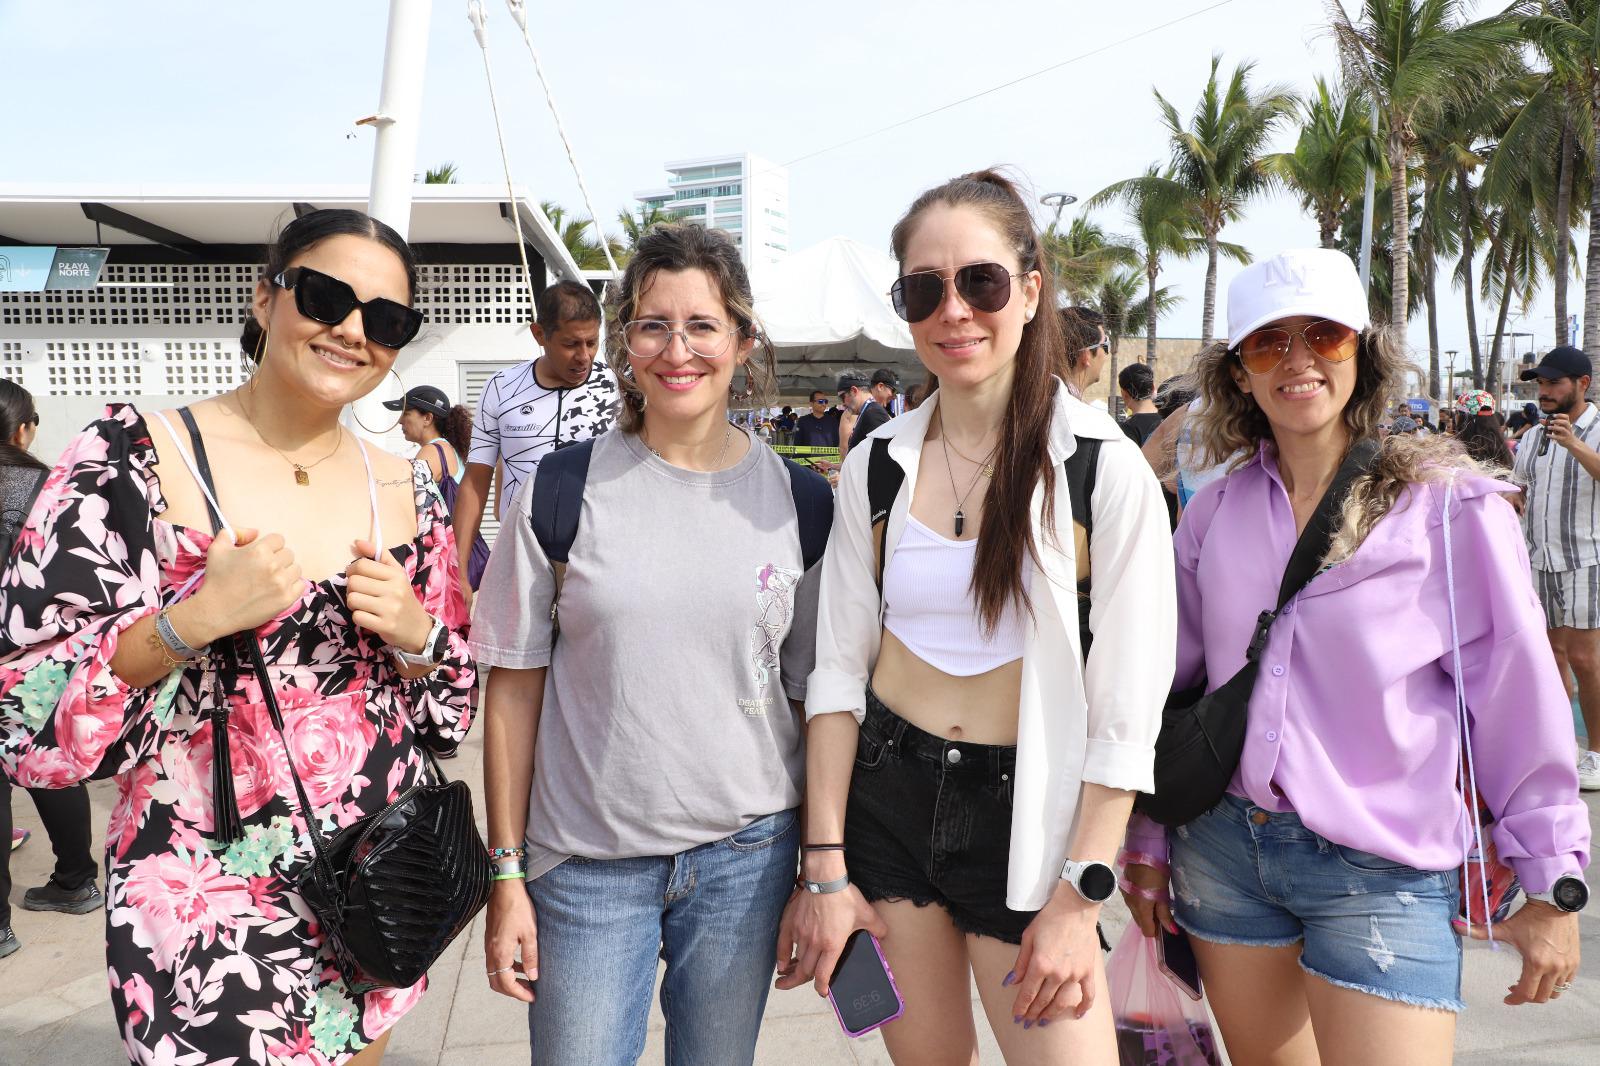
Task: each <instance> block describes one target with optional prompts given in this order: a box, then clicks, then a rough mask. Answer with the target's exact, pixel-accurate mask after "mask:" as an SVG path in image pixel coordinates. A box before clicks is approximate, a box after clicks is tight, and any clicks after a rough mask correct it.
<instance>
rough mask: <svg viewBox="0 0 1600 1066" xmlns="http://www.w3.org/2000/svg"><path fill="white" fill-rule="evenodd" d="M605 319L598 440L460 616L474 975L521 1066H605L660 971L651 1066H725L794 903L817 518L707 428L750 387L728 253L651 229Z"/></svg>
mask: <svg viewBox="0 0 1600 1066" xmlns="http://www.w3.org/2000/svg"><path fill="white" fill-rule="evenodd" d="M608 317H609V320H610V327H609V329H608V330H607V333H608V335H609V336H610V338H611V344H612V346H613V347H612V353H611V356H612V358H611V360H610V365H612V366H614V367H619V368H621V373H619V374H618V379H619V381H620V383H621V386H622V390H623V394H624V397H625V401H626V402H625V403H624V405H623V408H622V411H621V412H620V414H619V418H618V422H617V430H615V431H613V432H611V433H607V434H604V435H602V436H600V437H598V438H595V439H594V440H593V441H584V442H582V443H580V444H577V445H574V446H573V447H571V448H568V449H564V450H562V451H559V452H556V453H554V454H553V455H550V456H547V457H546V458H545V459H544V460H543V461H542V462H541V463H540V466H539V471H538V474H537V475H536V477H534V478H532V479H530V480H529V481H528V482H527V483H526V484H525V485H524V487H523V489H522V491H521V492H520V493H519V495H518V498H517V500H516V501H515V503H514V504H513V509H514V511H515V513H517V514H518V515H519V516H520V517H519V518H518V520H517V521H516V522H515V523H508V524H507V525H506V527H505V529H504V531H503V532H502V533H501V539H500V543H499V544H498V545H497V546H496V548H495V551H494V554H493V555H492V556H491V557H490V559H489V567H488V570H487V571H486V572H485V573H484V581H483V587H482V590H481V591H480V592H479V593H478V598H477V603H476V606H475V612H474V615H473V631H472V641H473V649H474V651H475V652H476V654H477V656H478V661H479V662H480V663H482V664H483V665H484V666H485V667H487V668H488V671H489V672H488V678H487V681H486V684H485V690H484V692H485V694H484V713H485V716H486V726H485V728H486V734H485V742H484V781H485V788H486V791H487V806H488V812H489V837H490V839H489V844H490V846H491V847H492V848H495V849H498V850H502V851H503V852H504V854H505V856H506V857H505V858H504V860H502V861H501V862H500V863H499V874H498V878H499V879H497V881H496V883H495V888H494V894H493V896H492V897H491V899H490V901H489V916H488V921H487V923H486V927H485V931H484V940H485V945H484V946H485V958H486V962H487V966H486V971H487V975H488V982H489V984H490V986H491V987H492V988H494V990H495V991H496V992H499V993H501V994H502V995H506V996H510V997H512V998H514V999H518V1000H521V1001H523V1002H525V1003H529V1004H530V1006H529V1015H528V1019H529V1032H530V1036H531V1040H532V1045H533V1047H532V1061H533V1062H534V1063H535V1064H536V1066H544V1064H550V1066H586V1064H593V1066H616V1064H621V1063H632V1062H635V1061H637V1060H638V1058H639V1056H640V1055H641V1054H642V1053H643V1051H644V1044H645V1030H646V1027H647V1024H648V1022H649V1015H650V998H651V996H650V994H651V989H652V987H653V986H654V984H655V978H656V969H657V966H658V965H659V964H660V963H661V962H662V961H663V960H664V961H665V963H666V973H665V976H664V978H663V981H662V986H661V1007H662V1011H663V1013H664V1014H665V1016H666V1025H667V1029H666V1046H667V1053H666V1054H667V1061H668V1062H669V1063H674V1064H676V1063H688V1064H699V1063H717V1064H724V1063H726V1064H729V1066H733V1064H737V1063H749V1062H751V1061H752V1059H753V1057H754V1054H755V1045H756V1035H757V1031H758V1029H759V1027H760V1024H761V1017H762V1013H763V1011H764V1010H765V1007H766V998H767V988H768V985H767V979H768V975H770V973H771V972H772V960H773V944H774V942H775V941H776V938H777V931H778V920H779V917H780V915H781V913H782V910H783V906H784V903H785V901H786V900H788V898H789V895H790V893H791V891H793V888H794V875H795V857H796V851H797V844H798V837H799V819H798V817H797V814H796V810H795V808H796V807H798V806H799V803H800V781H801V774H802V772H803V770H804V756H803V753H802V748H801V744H802V737H803V728H802V719H801V715H800V712H799V711H798V701H799V700H801V699H802V698H804V695H805V688H804V686H805V678H806V675H807V674H808V673H809V671H810V669H811V661H812V638H813V633H814V630H815V611H816V589H817V583H816V569H817V567H816V566H813V567H811V569H810V572H807V567H806V565H805V555H804V547H805V544H806V542H807V539H808V538H807V537H806V536H805V535H804V531H803V530H802V529H801V527H800V522H799V514H798V512H797V505H798V504H799V502H800V500H801V495H800V489H799V488H797V484H798V485H803V486H806V487H809V498H810V500H811V501H812V504H813V506H812V507H811V508H810V509H809V510H808V514H809V516H810V518H811V525H810V528H812V529H815V530H816V531H817V534H818V535H817V537H816V538H815V539H814V540H815V543H820V541H821V536H822V534H824V533H825V531H826V529H827V525H828V521H829V519H830V518H831V504H832V497H831V495H830V493H829V492H828V489H827V487H826V485H824V484H823V483H822V478H821V477H820V476H819V475H817V474H816V473H814V472H811V471H807V470H803V469H799V468H797V467H795V466H794V465H792V464H786V463H785V461H784V460H782V459H780V458H779V457H778V455H777V454H776V453H774V452H773V451H772V449H770V448H768V447H767V446H766V445H764V444H762V443H761V442H759V441H757V440H755V439H754V438H753V437H752V436H751V435H750V434H748V433H746V432H744V431H743V430H740V429H738V428H736V427H734V426H733V425H731V424H729V421H728V401H729V393H730V386H731V385H732V383H733V381H734V376H735V374H738V373H741V372H742V373H743V374H745V375H747V376H748V378H749V380H750V384H751V386H752V388H753V390H754V391H755V392H756V393H757V394H758V398H757V399H756V400H755V403H756V404H757V405H758V406H759V405H761V404H763V403H765V402H766V397H767V396H769V395H770V394H771V390H772V386H773V384H774V380H775V373H774V372H775V365H774V362H773V356H772V352H771V349H770V348H767V347H766V345H765V344H764V343H763V342H762V340H761V335H760V333H761V331H760V328H759V324H758V323H757V320H756V317H755V310H754V307H753V299H752V296H751V292H750V280H749V277H748V276H747V275H746V273H745V268H744V265H743V263H742V262H741V260H740V258H739V249H738V246H737V245H735V244H734V242H733V240H732V238H730V237H729V236H728V235H727V234H726V233H724V232H722V231H720V230H712V229H706V228H704V227H702V226H696V225H690V224H681V225H678V224H668V225H660V226H655V227H652V228H651V229H650V231H649V232H648V233H646V234H645V236H644V237H643V238H641V239H640V241H639V243H638V244H637V245H636V246H635V248H634V254H633V259H632V260H631V261H630V262H629V264H628V268H627V270H626V271H624V273H623V276H622V279H621V281H620V282H619V283H618V284H617V285H616V286H615V287H614V288H613V290H612V297H611V303H610V307H609V308H608ZM758 346H759V352H758ZM550 478H556V479H558V480H556V481H554V482H551V481H549V480H547V479H550ZM797 479H798V481H797ZM552 485H553V486H554V488H552V487H551V486H552ZM546 493H548V495H546ZM564 508H565V509H566V510H565V511H564V510H563V509H564ZM563 513H566V514H570V515H573V516H575V519H576V524H575V526H567V527H566V529H567V533H566V535H565V536H564V537H562V538H560V539H557V537H556V533H557V532H558V530H559V529H560V528H561V515H562V514H563ZM541 530H545V531H547V532H546V533H544V534H541V532H540V531H541ZM541 537H543V539H541ZM791 701H795V702H794V704H793V705H791Z"/></svg>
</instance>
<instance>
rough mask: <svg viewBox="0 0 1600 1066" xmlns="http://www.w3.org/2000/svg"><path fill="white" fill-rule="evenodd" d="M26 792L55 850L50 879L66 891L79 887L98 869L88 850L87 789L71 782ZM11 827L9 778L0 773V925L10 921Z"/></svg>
mask: <svg viewBox="0 0 1600 1066" xmlns="http://www.w3.org/2000/svg"><path fill="white" fill-rule="evenodd" d="M28 794H29V795H30V796H32V797H33V805H34V806H35V807H36V808H38V810H39V819H40V820H41V821H42V822H44V831H45V833H46V834H47V835H48V836H49V837H50V847H51V848H52V849H53V850H54V851H55V853H56V868H55V872H54V873H53V874H51V875H50V879H51V880H52V881H54V882H55V883H56V884H57V885H58V886H60V887H61V888H65V889H67V890H68V891H71V890H72V889H76V888H82V887H83V886H84V885H85V884H87V883H88V882H90V881H92V880H94V878H95V876H96V875H97V874H99V872H100V867H99V865H98V864H97V863H96V862H95V861H94V856H93V855H92V854H91V853H90V851H89V846H90V832H89V790H88V789H87V788H85V787H84V786H82V785H74V786H73V787H71V788H30V789H28ZM11 828H12V824H11V781H10V779H9V778H7V777H6V775H5V774H3V773H0V925H10V924H11ZM34 846H37V845H34Z"/></svg>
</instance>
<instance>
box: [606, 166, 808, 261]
mask: <svg viewBox="0 0 1600 1066" xmlns="http://www.w3.org/2000/svg"><path fill="white" fill-rule="evenodd" d="M666 170H667V173H668V174H670V175H671V176H670V177H669V178H668V179H667V187H666V188H664V189H647V190H645V191H643V192H638V193H635V194H634V196H635V198H637V199H638V200H639V202H640V203H642V204H643V205H644V206H645V209H647V210H648V209H649V208H651V207H655V208H659V209H661V210H662V211H663V212H665V213H666V214H668V215H671V216H672V217H673V218H677V219H682V220H684V221H687V222H698V223H700V224H701V225H705V226H714V227H715V228H717V229H721V230H727V231H728V232H729V233H731V234H733V238H734V240H735V241H737V242H738V244H739V248H740V251H741V252H742V253H743V256H744V265H745V269H747V270H749V271H751V272H752V273H755V272H757V271H759V270H760V269H761V268H763V267H766V266H769V265H771V264H773V263H777V262H779V261H781V260H782V259H783V258H784V257H785V256H787V255H788V254H789V172H788V170H786V169H784V168H783V167H781V166H778V165H777V164H776V163H771V162H768V161H767V160H765V159H762V158H760V157H759V156H753V155H750V154H748V153H746V154H744V155H727V156H711V157H708V158H705V159H686V160H683V161H681V162H675V163H668V164H667V165H666Z"/></svg>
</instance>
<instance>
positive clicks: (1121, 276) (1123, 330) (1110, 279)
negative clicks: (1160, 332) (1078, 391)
mask: <svg viewBox="0 0 1600 1066" xmlns="http://www.w3.org/2000/svg"><path fill="white" fill-rule="evenodd" d="M1144 281H1145V279H1144V277H1143V275H1142V274H1141V273H1138V272H1135V271H1132V270H1126V269H1124V270H1116V271H1113V272H1112V273H1111V274H1108V275H1107V276H1106V277H1105V278H1104V279H1103V280H1102V281H1101V282H1100V291H1099V292H1097V293H1096V294H1095V296H1094V300H1093V301H1092V302H1093V303H1094V305H1095V306H1096V307H1097V308H1099V311H1100V313H1101V314H1102V315H1104V316H1105V320H1106V337H1107V338H1108V339H1109V340H1110V341H1111V360H1110V365H1109V366H1108V368H1107V369H1108V370H1109V372H1110V375H1111V389H1110V392H1109V393H1108V394H1107V395H1108V397H1109V399H1108V401H1107V404H1106V407H1107V409H1108V410H1109V411H1111V413H1112V415H1113V416H1115V414H1116V411H1117V356H1118V349H1119V348H1120V347H1121V346H1122V338H1123V337H1126V336H1128V335H1129V334H1132V333H1138V332H1140V331H1141V330H1143V331H1145V332H1146V334H1150V333H1153V332H1154V330H1155V321H1156V319H1158V318H1159V317H1160V316H1162V315H1164V314H1166V313H1167V312H1169V311H1171V310H1173V309H1174V308H1175V307H1177V306H1178V305H1179V304H1180V303H1182V302H1183V297H1181V296H1178V295H1177V294H1176V293H1174V292H1173V291H1172V289H1171V288H1169V287H1167V286H1162V287H1161V288H1159V289H1157V290H1155V292H1154V293H1153V294H1152V295H1147V296H1145V297H1143V298H1141V297H1140V295H1139V290H1140V288H1142V287H1143V285H1144ZM1152 309H1153V313H1152ZM1150 369H1151V372H1152V373H1154V372H1155V367H1154V366H1151V368H1150Z"/></svg>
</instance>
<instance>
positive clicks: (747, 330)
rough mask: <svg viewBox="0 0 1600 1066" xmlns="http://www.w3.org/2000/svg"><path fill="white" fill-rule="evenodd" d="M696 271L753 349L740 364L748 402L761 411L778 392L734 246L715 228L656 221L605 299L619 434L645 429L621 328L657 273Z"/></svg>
mask: <svg viewBox="0 0 1600 1066" xmlns="http://www.w3.org/2000/svg"><path fill="white" fill-rule="evenodd" d="M662 270H669V271H680V270H699V271H703V272H704V273H705V274H706V276H707V277H709V278H710V279H711V283H712V285H713V287H715V288H716V290H717V292H718V293H719V294H720V295H721V296H722V303H723V306H724V307H726V308H727V311H728V314H729V315H730V316H732V318H733V324H734V326H735V327H736V328H737V330H738V337H739V339H741V340H745V339H752V338H753V339H754V340H755V341H756V342H757V344H756V350H753V351H752V352H751V353H750V357H749V358H748V359H746V360H745V362H744V369H745V374H746V375H747V376H748V378H749V381H750V390H751V393H752V397H751V399H752V402H753V403H754V405H755V406H757V407H765V406H766V405H767V404H768V403H770V402H771V400H772V397H773V396H774V395H775V394H776V392H777V383H778V363H777V359H776V358H775V356H774V355H773V352H772V345H771V344H770V343H769V342H768V340H767V336H766V332H765V331H764V330H763V329H762V328H761V322H760V320H759V319H757V318H756V308H755V297H754V296H753V295H752V293H751V290H750V275H749V274H748V273H747V272H746V271H745V268H744V261H743V260H742V259H740V258H739V246H738V245H736V244H734V243H733V238H732V237H730V236H728V234H727V233H725V232H723V231H722V230H718V229H707V228H706V227H704V226H698V225H695V224H694V223H692V222H659V223H657V224H655V225H653V226H651V227H650V228H649V229H648V230H646V231H645V233H644V236H642V237H640V238H639V241H638V243H637V244H635V245H634V249H633V258H632V259H630V260H629V261H628V266H627V268H626V269H624V270H623V272H622V278H621V280H620V281H618V282H617V283H616V284H615V285H613V286H612V287H611V291H610V293H609V294H608V298H607V300H606V356H607V359H608V361H609V362H610V365H611V367H612V368H613V370H615V372H616V375H617V383H618V385H620V386H621V388H622V399H623V403H622V408H621V410H620V411H619V412H618V413H617V426H618V428H619V429H621V430H622V431H623V432H624V433H637V432H639V430H640V429H641V428H642V427H643V426H644V393H642V392H640V391H639V385H638V383H637V382H636V381H634V380H633V375H632V373H631V372H630V370H629V366H630V364H629V363H628V352H627V348H626V347H625V346H624V344H623V337H622V334H623V329H622V327H623V326H624V325H625V324H627V323H628V322H630V321H632V319H633V317H634V312H635V310H636V309H637V308H638V306H639V299H640V297H641V296H642V295H643V293H644V290H645V289H646V288H648V287H649V284H650V281H651V279H653V278H654V277H655V276H656V273H657V272H658V271H662Z"/></svg>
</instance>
